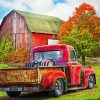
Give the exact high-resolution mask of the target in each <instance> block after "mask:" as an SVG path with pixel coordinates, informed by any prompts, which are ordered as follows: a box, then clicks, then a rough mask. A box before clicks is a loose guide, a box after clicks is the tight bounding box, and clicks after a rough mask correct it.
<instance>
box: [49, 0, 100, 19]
mask: <svg viewBox="0 0 100 100" xmlns="http://www.w3.org/2000/svg"><path fill="white" fill-rule="evenodd" d="M83 2H84V3H88V4H91V5H92V6H94V8H95V9H96V13H97V15H98V16H100V0H67V1H66V3H58V4H57V5H55V7H54V9H53V10H51V11H49V12H48V14H49V15H54V16H57V17H59V18H61V19H63V20H67V19H68V18H69V17H70V16H72V14H73V11H74V10H75V7H78V6H79V5H80V4H82V3H83Z"/></svg>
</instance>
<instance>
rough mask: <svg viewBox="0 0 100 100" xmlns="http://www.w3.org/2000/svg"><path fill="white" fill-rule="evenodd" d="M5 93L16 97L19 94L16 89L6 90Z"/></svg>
mask: <svg viewBox="0 0 100 100" xmlns="http://www.w3.org/2000/svg"><path fill="white" fill-rule="evenodd" d="M6 93H7V95H8V96H9V97H18V96H19V95H20V94H21V92H20V91H18V92H16V91H7V92H6Z"/></svg>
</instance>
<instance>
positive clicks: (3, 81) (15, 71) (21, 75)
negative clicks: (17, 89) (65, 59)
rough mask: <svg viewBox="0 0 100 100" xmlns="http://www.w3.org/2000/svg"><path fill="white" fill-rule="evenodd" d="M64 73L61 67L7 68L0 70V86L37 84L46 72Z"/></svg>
mask: <svg viewBox="0 0 100 100" xmlns="http://www.w3.org/2000/svg"><path fill="white" fill-rule="evenodd" d="M50 70H53V71H57V70H61V71H64V68H62V67H58V66H56V67H53V66H52V67H48V66H47V67H46V66H45V67H44V66H41V67H38V68H8V69H0V85H11V84H13V85H16V84H17V85H18V84H19V85H20V84H39V83H40V82H41V79H42V77H43V75H44V74H45V73H46V72H47V71H50Z"/></svg>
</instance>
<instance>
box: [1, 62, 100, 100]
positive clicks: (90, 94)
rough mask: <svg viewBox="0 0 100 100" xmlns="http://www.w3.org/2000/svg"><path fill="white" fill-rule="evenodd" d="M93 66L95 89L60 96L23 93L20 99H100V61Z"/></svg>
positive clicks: (2, 93) (2, 65)
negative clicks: (95, 79) (95, 80)
mask: <svg viewBox="0 0 100 100" xmlns="http://www.w3.org/2000/svg"><path fill="white" fill-rule="evenodd" d="M93 63H94V62H93ZM0 67H5V68H7V67H8V66H7V65H4V64H0ZM92 68H93V69H94V70H95V71H96V78H97V84H96V86H95V87H94V88H93V89H86V90H77V91H70V92H67V93H64V94H63V95H62V96H60V97H58V98H53V97H50V96H48V95H47V93H37V94H36V93H35V94H34V93H30V94H22V95H21V96H20V97H18V100H19V99H20V100H31V99H33V100H100V63H95V64H94V65H93V66H92ZM0 96H6V93H5V92H0ZM0 100H1V99H0ZM16 100H17V99H16Z"/></svg>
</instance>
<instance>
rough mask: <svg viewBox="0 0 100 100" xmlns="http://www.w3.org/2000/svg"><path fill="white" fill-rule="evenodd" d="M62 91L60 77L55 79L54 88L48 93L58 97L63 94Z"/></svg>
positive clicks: (62, 86) (62, 85)
mask: <svg viewBox="0 0 100 100" xmlns="http://www.w3.org/2000/svg"><path fill="white" fill-rule="evenodd" d="M63 91H64V84H63V80H62V79H57V80H56V81H55V85H54V89H53V90H52V91H50V92H49V94H50V95H52V96H55V97H58V96H61V95H62V94H63Z"/></svg>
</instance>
